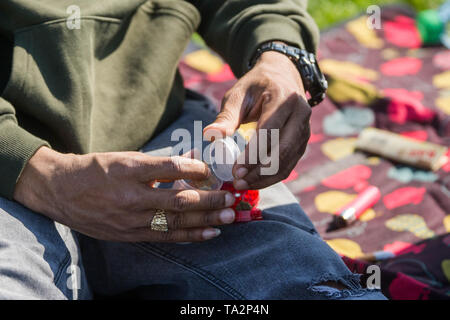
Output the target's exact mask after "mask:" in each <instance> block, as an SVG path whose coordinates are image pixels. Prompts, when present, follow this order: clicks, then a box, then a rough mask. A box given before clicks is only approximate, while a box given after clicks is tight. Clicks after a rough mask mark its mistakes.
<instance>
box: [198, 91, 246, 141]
mask: <svg viewBox="0 0 450 320" xmlns="http://www.w3.org/2000/svg"><path fill="white" fill-rule="evenodd" d="M244 100H245V91H243V90H239V89H234V90H233V89H232V90H230V91H229V92H227V94H225V97H224V98H223V100H222V107H221V112H220V113H219V114H218V115H217V118H216V120H215V121H214V122H213V123H212V124H210V125H209V126H207V127H206V128H205V129H204V130H203V136H204V137H205V139H208V140H213V139H212V138H213V137H214V138H217V136H218V135H219V137H220V136H221V137H223V136H230V135H232V134H233V133H234V132H235V130H236V129H237V128H238V127H239V125H240V124H241V119H242V118H243V112H244V111H245V110H244V109H245V108H244V107H243V105H244Z"/></svg>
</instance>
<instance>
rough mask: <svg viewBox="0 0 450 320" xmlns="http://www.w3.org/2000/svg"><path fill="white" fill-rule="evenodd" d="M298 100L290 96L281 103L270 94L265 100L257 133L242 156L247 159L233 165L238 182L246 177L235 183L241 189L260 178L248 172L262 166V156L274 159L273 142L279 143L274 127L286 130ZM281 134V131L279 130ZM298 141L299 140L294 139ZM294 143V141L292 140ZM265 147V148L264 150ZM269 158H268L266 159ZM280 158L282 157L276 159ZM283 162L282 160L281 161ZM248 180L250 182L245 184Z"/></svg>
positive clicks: (276, 144)
mask: <svg viewBox="0 0 450 320" xmlns="http://www.w3.org/2000/svg"><path fill="white" fill-rule="evenodd" d="M297 102H298V100H297V99H296V97H295V99H294V98H292V97H291V98H288V99H287V100H286V101H285V102H284V103H280V101H279V99H277V98H275V97H273V96H268V97H267V98H266V99H265V101H264V102H263V107H262V108H263V112H262V115H261V118H260V120H259V121H258V128H257V131H256V135H255V136H253V137H252V138H251V140H250V142H249V144H248V145H247V147H246V149H245V152H244V153H242V154H241V156H245V161H242V159H240V161H238V164H236V165H235V166H234V167H233V175H234V177H235V178H236V182H237V181H239V180H242V178H244V177H245V178H246V180H245V181H239V182H238V183H237V184H236V183H235V187H238V189H239V190H243V189H248V184H251V183H253V182H255V181H257V180H259V179H260V177H258V176H255V177H253V176H251V180H248V178H247V177H248V173H250V172H252V171H254V170H256V169H259V168H261V166H262V165H261V160H262V159H261V156H262V155H267V156H269V155H270V157H269V158H272V159H273V156H276V155H275V154H273V155H272V154H271V147H272V144H274V145H275V146H278V145H279V141H278V139H277V136H274V137H272V134H273V133H275V134H276V132H272V129H275V130H280V129H281V130H284V128H285V126H286V123H287V121H289V119H290V117H291V114H292V113H293V111H294V108H293V105H295V103H297ZM278 134H279V132H278ZM293 141H298V140H293ZM290 143H291V144H292V141H290ZM264 149H265V150H264ZM265 160H267V159H265ZM275 160H277V161H278V160H280V159H275ZM280 163H282V162H280ZM245 182H248V184H244V183H245Z"/></svg>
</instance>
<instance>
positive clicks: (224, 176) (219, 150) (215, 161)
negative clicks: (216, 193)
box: [172, 137, 240, 190]
mask: <svg viewBox="0 0 450 320" xmlns="http://www.w3.org/2000/svg"><path fill="white" fill-rule="evenodd" d="M195 151H197V150H195ZM195 151H194V152H191V153H192V154H193V155H194V158H195V159H198V160H202V161H204V162H205V163H206V164H208V166H209V168H210V170H211V172H212V175H211V176H210V178H209V179H207V180H203V181H192V180H187V179H183V180H176V181H175V182H174V184H173V187H172V188H173V189H178V190H184V189H199V190H220V188H222V185H223V183H224V182H225V181H233V179H234V177H233V172H232V171H233V166H234V164H235V163H236V160H237V159H238V156H239V154H240V150H239V147H238V145H237V144H236V142H235V141H234V140H233V139H232V138H230V137H226V138H224V139H217V140H214V142H212V143H211V144H210V145H208V147H207V149H206V152H205V154H206V157H207V159H200V158H201V154H200V152H195Z"/></svg>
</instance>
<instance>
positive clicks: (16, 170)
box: [0, 97, 49, 199]
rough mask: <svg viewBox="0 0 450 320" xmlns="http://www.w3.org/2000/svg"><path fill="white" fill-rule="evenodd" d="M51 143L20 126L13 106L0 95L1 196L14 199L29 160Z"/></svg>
mask: <svg viewBox="0 0 450 320" xmlns="http://www.w3.org/2000/svg"><path fill="white" fill-rule="evenodd" d="M41 146H49V144H48V143H47V142H46V141H44V140H41V139H39V138H37V137H35V136H34V135H32V134H30V133H28V132H27V131H26V130H24V129H22V128H21V127H19V125H18V124H17V119H16V117H15V110H14V108H13V106H12V105H11V104H10V103H9V102H8V101H6V100H5V99H3V98H1V97H0V196H1V197H5V198H8V199H12V197H13V193H14V188H15V186H16V182H17V180H18V179H19V177H20V174H21V173H22V170H23V168H24V167H25V165H26V163H27V162H28V160H29V159H30V158H31V157H32V156H33V155H34V153H35V152H36V151H37V150H38V149H39V148H40V147H41Z"/></svg>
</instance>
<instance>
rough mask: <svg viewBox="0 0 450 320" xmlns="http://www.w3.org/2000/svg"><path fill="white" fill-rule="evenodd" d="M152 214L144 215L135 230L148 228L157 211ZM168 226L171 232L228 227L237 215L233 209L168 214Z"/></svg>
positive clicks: (137, 222)
mask: <svg viewBox="0 0 450 320" xmlns="http://www.w3.org/2000/svg"><path fill="white" fill-rule="evenodd" d="M151 211H152V212H151V213H149V214H148V213H142V214H140V215H139V220H137V221H136V225H135V226H134V228H143V227H148V226H149V225H150V223H151V221H152V219H153V217H154V215H155V212H156V211H155V210H151ZM165 216H166V219H167V226H168V229H169V230H172V231H173V230H179V229H189V228H198V227H211V226H220V225H227V224H230V223H233V222H234V219H235V213H234V210H233V209H222V210H214V211H194V212H166V213H165Z"/></svg>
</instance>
